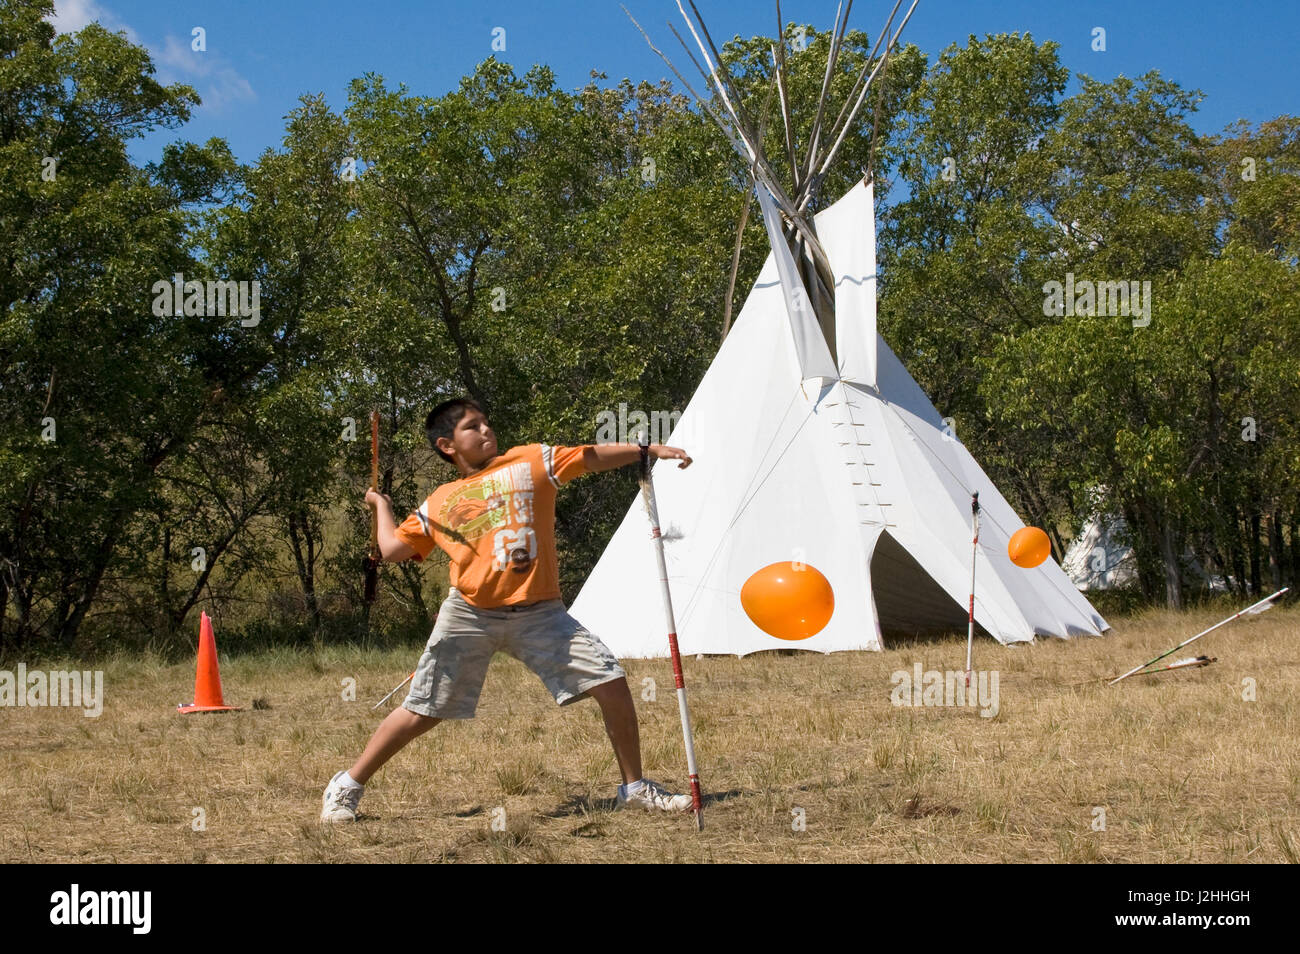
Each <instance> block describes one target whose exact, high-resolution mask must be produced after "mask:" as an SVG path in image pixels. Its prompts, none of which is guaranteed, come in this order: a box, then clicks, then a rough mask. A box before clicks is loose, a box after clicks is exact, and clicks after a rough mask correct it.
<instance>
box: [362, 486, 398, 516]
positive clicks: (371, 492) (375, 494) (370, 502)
mask: <svg viewBox="0 0 1300 954" xmlns="http://www.w3.org/2000/svg"><path fill="white" fill-rule="evenodd" d="M381 500H386V501H388V509H390V510H391V509H392V508H393V498H392V497H390V496H388V494H381V493H379V491H377V490H375V488H374V487H371V488H369V489H368V490H367V491H366V505H367V506H368V507H370V508H371V509H376V508H378V507H379V501H381Z"/></svg>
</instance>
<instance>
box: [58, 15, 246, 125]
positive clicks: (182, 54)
mask: <svg viewBox="0 0 1300 954" xmlns="http://www.w3.org/2000/svg"><path fill="white" fill-rule="evenodd" d="M93 21H98V22H99V24H100V26H102V27H104V29H106V30H112V31H113V32H118V31H122V32H125V33H126V37H127V39H128V40H130V41H131V42H132V43H135V44H137V45H140V46H148V47H149V52H150V54H151V55H152V56H153V60H154V64H155V66H156V67H157V68H158V81H159V82H160V83H163V84H170V83H188V84H189V85H190V86H193V87H194V88H195V89H196V90H198V93H199V96H200V97H201V98H202V100H203V107H205V108H210V109H212V110H213V111H215V112H222V111H224V110H225V109H226V107H228V106H231V105H233V104H235V103H239V102H247V101H250V100H255V99H257V94H256V93H255V92H253V87H252V85H251V84H250V83H249V82H248V80H246V79H245V78H244V77H243V76H242V75H241V74H240V72H239V71H238V70H237V69H235V68H234V67H233V66H232V65H231V64H230V61H229V60H227V59H225V58H224V57H222V56H221V55H220V54H219V53H214V52H211V51H202V52H200V51H196V50H193V49H191V48H190V38H189V37H185V38H183V39H182V38H181V37H177V36H173V35H171V34H168V35H167V36H166V37H164V38H163V47H162V50H161V51H159V50H157V49H155V48H154V47H152V46H151V45H149V44H146V43H145V42H144V41H143V40H142V39H141V38H140V35H139V34H138V33H136V32H135V30H133V29H131V27H129V26H128V25H127V24H126V23H124V22H122V21H121V20H120V19H118V17H117V16H116V15H115V14H114V13H113V12H112V11H111V10H108V9H106V8H105V7H103V6H101V5H100V4H98V3H96V2H95V0H55V2H54V15H53V16H51V17H50V23H52V24H53V25H54V28H55V29H56V30H57V31H58V32H60V33H75V32H76V31H77V30H80V29H81V28H82V27H84V26H86V24H88V23H91V22H93Z"/></svg>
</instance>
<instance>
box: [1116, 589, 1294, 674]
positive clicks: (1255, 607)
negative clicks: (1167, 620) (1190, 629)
mask: <svg viewBox="0 0 1300 954" xmlns="http://www.w3.org/2000/svg"><path fill="white" fill-rule="evenodd" d="M1289 589H1291V587H1289V586H1284V587H1282V589H1280V590H1278V591H1277V592H1276V593H1274V594H1273V595H1272V596H1266V597H1264V598H1263V599H1262V600H1260V601H1259V602H1258V603H1251V604H1250V605H1249V606H1247V607H1246V608H1245V609H1244V610H1242V611H1241V612H1240V613H1233V614H1232V615H1231V616H1229V617H1228V618H1227V619H1225V620H1220V621H1219V622H1217V623H1215V624H1214V625H1213V626H1211V627H1210V628H1209V629H1207V630H1204V631H1202V632H1199V633H1197V634H1196V635H1195V636H1193V637H1192V638H1191V639H1184V640H1183V641H1182V642H1181V643H1179V644H1178V645H1177V646H1175V647H1174V648H1173V649H1171V650H1169V651H1168V652H1165V653H1161V654H1160V655H1159V656H1157V657H1156V658H1155V659H1153V660H1151V661H1150V662H1144V663H1143V664H1142V665H1140V666H1134V667H1133V668H1132V669H1130V670H1129V671H1128V672H1126V673H1124V675H1122V676H1117V677H1116V678H1114V679H1112V680H1111V681H1110V682H1108V683H1106V685H1108V686H1113V685H1115V683H1117V682H1119V681H1120V680H1121V679H1127V678H1128V677H1129V676H1132V675H1134V674H1135V673H1137V672H1138V670H1141V669H1145V668H1147V666H1150V665H1152V664H1154V663H1158V662H1160V660H1162V659H1164V658H1165V657H1166V656H1172V655H1173V654H1174V653H1176V652H1178V650H1180V649H1182V648H1183V647H1184V646H1186V645H1187V644H1188V643H1194V642H1196V641H1197V640H1198V639H1200V638H1201V637H1202V636H1205V635H1207V634H1209V633H1212V632H1214V631H1215V630H1216V629H1218V628H1219V627H1220V626H1226V625H1228V624H1229V623H1231V622H1232V621H1233V620H1234V619H1239V618H1241V617H1242V616H1250V615H1255V614H1257V613H1263V612H1265V611H1266V610H1271V609H1272V608H1273V601H1274V600H1275V599H1277V598H1278V597H1279V596H1281V595H1282V594H1283V593H1285V592H1286V591H1287V590H1289Z"/></svg>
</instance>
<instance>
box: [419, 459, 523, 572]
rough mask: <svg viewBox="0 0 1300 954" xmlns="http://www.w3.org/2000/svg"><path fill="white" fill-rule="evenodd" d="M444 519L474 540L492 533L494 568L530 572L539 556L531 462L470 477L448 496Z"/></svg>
mask: <svg viewBox="0 0 1300 954" xmlns="http://www.w3.org/2000/svg"><path fill="white" fill-rule="evenodd" d="M440 513H441V516H442V520H443V522H444V523H446V524H447V525H448V526H449V527H451V528H452V529H453V530H455V531H456V532H457V533H459V534H460V535H461V536H462V537H463V538H464V539H465V540H467V541H469V542H470V543H472V542H473V541H475V540H478V539H479V538H480V537H482V536H483V535H484V534H486V533H492V534H493V538H492V555H493V567H494V568H495V569H497V570H505V569H507V568H509V569H510V570H513V571H514V572H517V573H527V572H528V570H529V568H530V567H531V566H532V563H533V561H534V560H535V559H537V534H536V532H535V531H534V530H533V526H532V523H533V476H532V472H531V470H530V468H529V466H528V464H527V462H521V463H517V464H511V465H510V466H508V467H502V468H501V469H500V470H497V471H494V472H493V473H491V474H487V475H485V476H483V477H479V478H477V479H470V480H468V481H466V482H465V484H464V485H463V486H461V487H458V488H457V489H456V490H455V491H454V492H453V493H451V494H449V495H448V496H447V499H446V500H445V501H444V502H443V505H442V510H441V511H440Z"/></svg>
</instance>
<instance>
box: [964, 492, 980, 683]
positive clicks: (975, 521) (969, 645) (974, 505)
mask: <svg viewBox="0 0 1300 954" xmlns="http://www.w3.org/2000/svg"><path fill="white" fill-rule="evenodd" d="M970 513H971V524H972V525H973V526H974V539H972V540H971V554H970V614H969V616H968V617H967V620H966V688H967V689H969V688H970V670H971V652H972V650H973V648H974V645H975V558H976V557H977V556H979V552H980V492H979V491H978V490H977V491H975V492H974V493H973V494H971V495H970Z"/></svg>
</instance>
